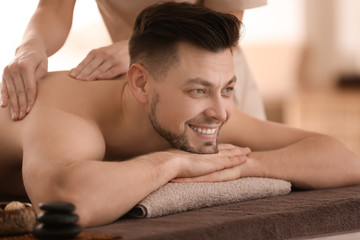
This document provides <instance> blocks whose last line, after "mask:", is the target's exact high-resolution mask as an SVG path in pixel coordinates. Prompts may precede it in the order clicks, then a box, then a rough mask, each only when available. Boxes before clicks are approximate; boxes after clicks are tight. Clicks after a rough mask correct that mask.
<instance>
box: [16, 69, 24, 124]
mask: <svg viewBox="0 0 360 240" xmlns="http://www.w3.org/2000/svg"><path fill="white" fill-rule="evenodd" d="M14 84H15V92H16V96H17V103H18V109H17V110H18V112H17V120H22V119H23V118H24V117H25V114H26V108H27V99H26V92H25V85H24V80H23V76H22V75H21V74H18V75H16V76H15V78H14Z"/></svg>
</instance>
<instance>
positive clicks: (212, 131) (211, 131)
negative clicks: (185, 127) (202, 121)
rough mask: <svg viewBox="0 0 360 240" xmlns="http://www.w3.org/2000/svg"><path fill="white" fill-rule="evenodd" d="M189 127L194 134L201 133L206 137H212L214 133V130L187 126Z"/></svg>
mask: <svg viewBox="0 0 360 240" xmlns="http://www.w3.org/2000/svg"><path fill="white" fill-rule="evenodd" d="M189 127H190V128H191V129H193V130H194V131H195V132H198V133H202V134H207V135H212V134H214V133H215V132H216V128H200V127H195V126H193V125H190V124H189Z"/></svg>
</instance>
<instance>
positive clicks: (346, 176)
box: [175, 109, 360, 188]
mask: <svg viewBox="0 0 360 240" xmlns="http://www.w3.org/2000/svg"><path fill="white" fill-rule="evenodd" d="M220 142H223V143H231V144H234V145H237V146H246V147H250V148H251V149H252V152H251V154H250V155H249V158H248V160H247V162H246V163H245V164H243V165H241V166H237V167H234V168H232V169H226V170H223V171H218V172H215V173H211V174H208V175H205V176H200V177H196V178H188V179H177V180H175V181H176V182H190V181H225V180H230V179H235V178H240V177H269V178H277V179H284V180H288V181H290V182H292V184H293V185H294V186H295V187H299V188H328V187H338V186H344V185H354V184H360V157H359V156H357V155H355V154H354V153H353V152H351V151H350V150H348V149H347V148H346V147H345V146H344V145H343V144H342V143H341V142H339V141H338V140H336V139H334V138H332V137H329V136H325V135H321V134H317V133H312V132H307V131H302V130H299V129H294V128H290V127H287V126H285V125H282V124H277V123H272V122H266V121H261V120H258V119H255V118H252V117H250V116H248V115H246V114H244V113H242V112H241V111H239V110H237V109H235V110H234V114H233V116H232V117H231V118H230V120H229V122H228V123H226V124H225V125H224V127H223V129H222V132H221V135H220Z"/></svg>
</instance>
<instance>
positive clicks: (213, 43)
mask: <svg viewBox="0 0 360 240" xmlns="http://www.w3.org/2000/svg"><path fill="white" fill-rule="evenodd" d="M239 28H240V21H239V20H238V19H237V18H236V17H235V16H233V15H231V14H224V13H219V12H216V11H213V10H211V9H208V8H206V7H202V6H199V5H195V4H190V3H175V2H165V3H160V4H155V5H152V6H150V7H147V8H145V9H144V10H143V11H142V12H141V13H140V14H139V15H138V17H137V18H136V20H135V24H134V29H133V33H132V35H131V38H130V41H129V54H130V64H133V63H135V62H139V63H141V64H143V65H144V66H145V68H147V70H148V71H149V72H151V74H152V75H153V76H154V77H155V75H156V77H159V76H158V75H159V74H163V73H166V72H167V70H168V67H169V66H171V65H172V64H175V63H176V62H178V56H177V46H178V44H179V43H180V42H185V43H189V44H192V45H194V46H197V47H200V48H203V49H205V50H209V51H212V52H217V51H219V50H224V49H227V48H231V47H235V46H236V45H237V44H238V40H239Z"/></svg>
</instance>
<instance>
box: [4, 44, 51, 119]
mask: <svg viewBox="0 0 360 240" xmlns="http://www.w3.org/2000/svg"><path fill="white" fill-rule="evenodd" d="M47 68H48V59H47V55H46V52H45V49H44V48H42V47H41V46H40V45H39V44H37V43H33V42H28V43H24V44H22V45H20V46H19V47H18V48H17V50H16V54H15V58H14V60H13V61H12V62H11V63H10V64H9V65H7V66H6V67H5V69H4V72H3V76H2V85H1V107H6V106H8V105H9V106H10V109H11V118H12V119H13V120H15V121H16V120H22V119H24V118H25V116H26V115H27V114H28V113H29V112H30V110H31V109H32V107H33V106H34V104H35V100H36V94H37V90H36V83H37V81H38V80H39V79H40V78H42V77H43V76H44V75H45V73H46V72H47Z"/></svg>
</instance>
